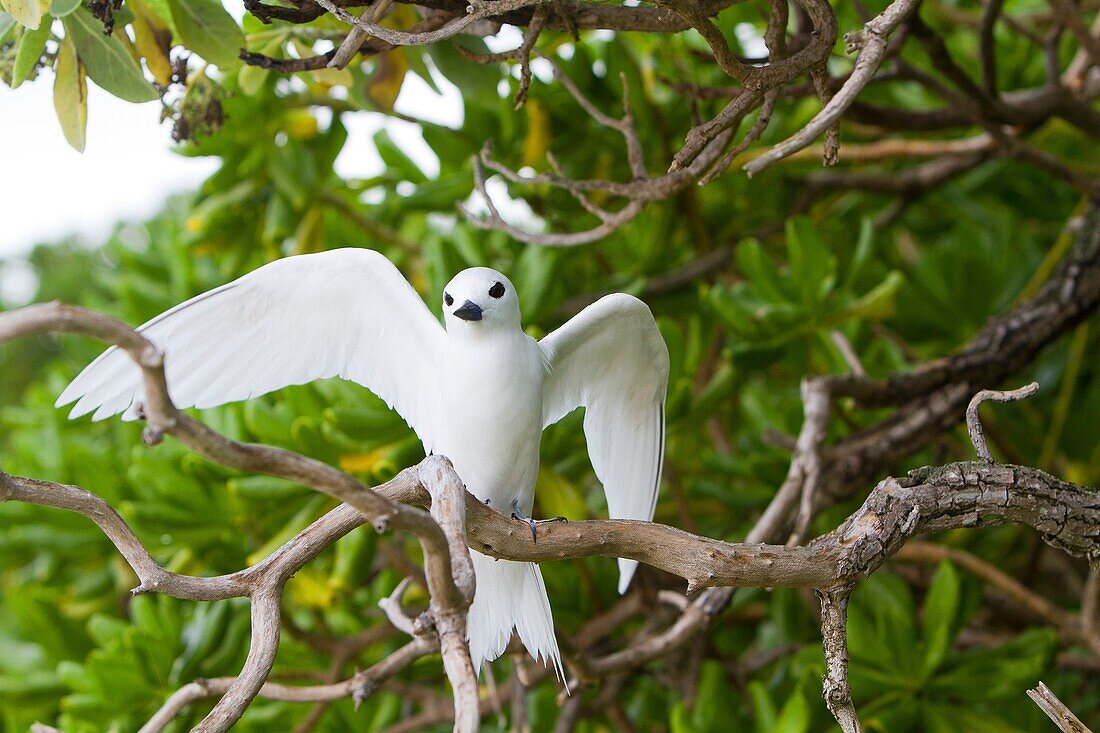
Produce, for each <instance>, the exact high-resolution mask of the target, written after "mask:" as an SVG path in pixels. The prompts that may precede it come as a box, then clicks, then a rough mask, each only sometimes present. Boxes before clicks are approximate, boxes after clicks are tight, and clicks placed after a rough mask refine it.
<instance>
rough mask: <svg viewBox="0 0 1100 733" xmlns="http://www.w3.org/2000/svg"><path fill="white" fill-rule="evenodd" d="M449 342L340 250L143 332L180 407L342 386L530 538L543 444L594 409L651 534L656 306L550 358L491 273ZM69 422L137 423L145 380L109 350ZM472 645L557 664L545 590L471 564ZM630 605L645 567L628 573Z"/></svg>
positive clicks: (658, 375) (509, 568) (527, 572)
mask: <svg viewBox="0 0 1100 733" xmlns="http://www.w3.org/2000/svg"><path fill="white" fill-rule="evenodd" d="M442 299H443V303H442V305H443V314H444V321H445V324H446V329H444V328H443V327H441V326H440V323H439V321H438V320H437V319H436V318H435V316H433V315H432V313H431V311H429V310H428V308H427V307H426V306H425V305H424V303H423V301H422V300H421V299H420V297H419V296H418V295H417V294H416V291H414V290H413V288H412V287H411V286H410V285H409V284H408V282H406V281H405V279H404V277H402V275H401V273H400V272H399V271H398V270H397V268H396V267H394V265H393V264H392V263H390V261H389V260H387V259H386V258H385V257H384V256H383V255H381V254H379V253H378V252H375V251H372V250H367V249H338V250H332V251H328V252H322V253H318V254H308V255H300V256H297V257H288V258H285V259H281V260H276V261H275V262H271V263H269V264H267V265H265V266H263V267H261V268H259V269H257V270H255V271H254V272H251V273H249V274H247V275H245V276H243V277H241V278H240V279H238V280H235V281H233V282H231V283H229V284H227V285H223V286H222V287H220V288H216V289H214V290H211V291H210V292H208V293H204V294H202V295H199V296H196V297H194V298H192V299H191V300H188V301H187V302H185V303H182V304H180V305H178V306H176V307H175V308H172V309H171V310H169V311H167V312H165V313H163V314H161V315H159V316H157V317H156V318H154V319H153V320H151V321H149V322H148V323H146V324H144V325H143V326H141V327H140V328H139V329H138V330H139V331H140V332H141V333H142V334H143V335H144V336H145V337H146V338H148V339H149V340H150V341H152V342H153V343H154V344H156V345H157V347H158V348H160V349H161V350H162V351H163V352H164V354H165V362H164V363H165V374H166V378H167V383H168V391H169V394H170V395H171V397H172V400H173V402H174V403H175V404H176V405H177V406H178V407H181V408H182V407H192V406H194V407H200V408H204V407H213V406H215V405H221V404H224V403H227V402H234V401H237V400H245V399H249V398H251V397H255V396H257V395H262V394H265V393H267V392H270V391H272V390H275V389H279V388H281V387H285V386H287V385H291V384H303V383H306V382H310V381H313V380H316V379H324V378H327V377H334V376H339V377H343V378H344V379H349V380H352V381H354V382H357V383H359V384H361V385H363V386H365V387H367V388H368V389H370V390H371V391H373V392H374V393H376V394H377V395H378V396H379V397H381V398H382V399H384V400H385V401H386V402H387V403H388V404H389V405H390V406H391V407H393V408H394V409H396V410H397V412H398V413H400V415H401V416H402V417H403V418H404V419H405V421H406V422H408V423H409V425H410V426H411V427H412V428H413V430H415V431H416V434H417V436H418V437H419V438H420V440H421V441H422V442H423V444H424V450H425V451H426V452H428V453H437V454H440V455H444V456H447V457H448V458H449V459H450V460H451V462H452V463H453V465H454V467H455V470H456V471H457V472H458V475H459V476H460V477H461V478H462V480H463V482H464V483H465V484H466V487H467V489H468V490H469V491H470V492H471V493H473V494H474V496H476V497H477V498H478V499H480V500H482V501H483V502H485V503H486V504H488V505H489V506H490V507H491V508H493V509H495V510H497V511H499V512H502V513H505V514H511V515H512V516H513V517H514V518H517V519H520V520H522V521H524V522H527V523H528V524H529V525H530V527H531V531H532V532H533V533H534V532H536V531H537V524H536V522H535V521H534V520H533V519H531V518H530V515H531V512H532V506H533V502H534V493H535V481H536V479H537V477H538V468H539V443H540V440H541V436H542V431H543V428H545V427H546V426H547V425H550V424H552V423H555V422H557V421H558V420H560V419H562V418H563V417H565V416H566V415H567V414H569V413H570V412H572V411H573V410H575V409H576V408H578V407H584V408H585V410H586V412H585V417H584V432H585V436H586V438H587V441H588V452H589V456H590V458H591V460H592V466H593V468H594V469H595V472H596V476H597V477H598V478H599V480H600V481H601V482H602V484H603V487H604V491H605V493H606V495H607V505H608V509H609V513H610V515H611V517H613V518H624V519H641V520H647V521H648V520H651V519H652V518H653V511H654V506H655V504H656V501H657V491H658V487H659V484H660V481H661V463H662V456H663V454H664V443H665V421H664V401H665V391H666V387H667V383H668V351H667V349H666V347H665V343H664V340H663V339H662V338H661V334H660V332H659V331H658V330H657V325H656V323H655V322H654V320H653V315H652V314H651V313H650V311H649V309H648V308H647V307H646V305H645V304H644V303H642V302H641V301H640V300H638V299H637V298H634V297H632V296H629V295H624V294H615V295H608V296H606V297H604V298H602V299H600V300H599V301H597V302H595V303H593V304H592V305H590V306H588V307H587V308H585V309H584V310H583V311H581V312H580V313H579V314H578V315H577V316H575V317H574V318H572V319H571V320H570V321H569V322H568V323H566V324H565V325H563V326H562V327H561V328H559V329H558V330H556V331H554V332H553V333H551V334H549V335H548V336H546V337H545V338H543V339H542V340H541V341H535V340H534V339H533V338H531V337H530V336H528V335H526V334H525V333H524V332H523V330H522V329H521V327H520V308H519V294H518V293H516V289H515V288H514V287H513V286H512V283H511V282H510V281H509V280H508V278H507V277H505V276H504V275H502V274H500V273H499V272H496V271H495V270H490V269H488V268H485V267H474V268H471V269H468V270H463V271H462V272H460V273H459V274H458V275H456V276H455V277H454V279H452V280H451V282H450V283H448V285H447V287H446V288H445V290H444V292H443V294H442ZM74 400H77V402H76V405H75V406H74V407H73V409H72V412H71V413H70V415H69V416H70V417H71V418H75V417H79V416H81V415H85V414H87V413H89V412H93V413H94V414H93V416H92V419H93V420H102V419H104V418H107V417H110V416H112V415H117V414H119V413H122V414H123V419H130V420H133V419H136V418H137V417H138V415H139V407H140V403H141V401H142V400H143V387H142V378H141V373H140V370H139V369H138V367H137V366H136V365H135V364H134V363H133V362H132V361H131V360H130V359H129V357H128V356H127V355H126V353H125V352H123V351H121V350H119V349H117V348H111V349H109V350H107V351H106V352H105V353H103V354H102V355H100V357H99V358H97V359H96V360H95V361H94V362H92V363H91V364H90V365H89V366H88V367H87V368H86V369H84V371H82V372H81V373H80V374H79V375H78V376H77V377H76V379H74V380H73V382H72V383H71V384H70V385H69V386H68V387H67V388H66V389H65V391H64V392H63V393H62V394H61V396H60V397H59V398H58V400H57V404H58V406H60V405H65V404H68V403H70V402H72V401H74ZM472 556H473V562H474V570H475V574H476V578H477V582H476V592H475V595H474V601H473V605H472V606H471V607H470V612H469V620H468V624H467V635H468V638H469V642H470V653H471V656H472V658H473V661H474V666H475V668H478V669H480V666H481V662H482V661H485V660H493V659H495V658H497V657H498V656H500V654H501V653H502V652H503V651H504V649H505V647H506V646H507V645H508V641H509V640H510V639H511V636H512V632H513V630H515V631H516V632H517V633H518V634H519V637H520V640H521V641H522V642H523V644H524V646H525V647H526V648H527V651H528V652H529V653H530V654H531V655H532V656H533V657H534V658H535V659H541V660H542V661H544V662H552V663H553V664H554V665H555V667H556V668H557V670H558V672H559V674H561V661H560V655H559V652H558V643H557V639H556V638H555V636H554V622H553V618H552V616H551V612H550V602H549V600H548V598H547V595H546V587H545V585H544V584H543V580H542V573H541V571H540V570H539V567H538V565H536V564H533V563H522V562H510V561H507V560H495V559H493V558H491V557H488V556H486V555H482V554H480V553H477V552H472ZM618 562H619V592H620V593H621V592H625V591H626V588H627V586H628V585H629V583H630V579H631V576H632V575H633V573H634V569H635V567H636V566H637V563H636V562H634V561H632V560H624V559H619V561H618Z"/></svg>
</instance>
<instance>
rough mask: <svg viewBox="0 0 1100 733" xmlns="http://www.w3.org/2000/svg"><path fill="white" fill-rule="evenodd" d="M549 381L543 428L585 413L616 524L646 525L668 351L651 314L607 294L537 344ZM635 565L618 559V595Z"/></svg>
mask: <svg viewBox="0 0 1100 733" xmlns="http://www.w3.org/2000/svg"><path fill="white" fill-rule="evenodd" d="M539 346H540V347H541V348H542V350H543V354H544V355H545V357H546V361H547V363H548V364H549V365H550V374H549V376H547V378H546V382H545V385H544V387H543V395H544V397H543V424H544V425H550V424H553V423H555V422H557V421H558V420H560V419H562V418H563V417H565V416H566V415H568V414H569V413H570V412H572V411H573V410H575V409H576V408H578V407H584V408H585V416H584V434H585V437H586V439H587V441H588V455H589V457H590V458H591V460H592V467H593V468H594V469H595V471H596V477H597V478H598V479H599V480H600V482H601V483H602V484H603V487H604V493H606V494H607V508H608V512H609V513H610V515H611V517H612V518H615V519H641V520H645V521H650V520H652V519H653V511H654V509H655V508H656V504H657V491H658V489H659V487H660V483H661V467H662V464H663V457H664V450H665V414H664V405H665V392H666V390H667V388H668V348H667V347H666V346H665V342H664V339H663V338H661V333H660V331H658V330H657V324H656V322H655V321H654V320H653V314H652V313H650V311H649V308H648V307H647V306H646V305H645V303H643V302H642V301H640V300H638V299H637V298H634V297H632V296H630V295H624V294H621V293H619V294H615V295H608V296H606V297H604V298H601V299H600V300H598V301H596V302H595V303H593V304H592V305H590V306H588V307H587V308H585V309H584V310H583V311H581V312H580V313H578V314H577V315H576V316H574V317H573V318H572V319H570V320H569V322H568V323H566V324H565V325H563V326H562V327H561V328H559V329H558V330H556V331H554V332H553V333H551V334H549V335H548V336H546V338H544V339H542V341H540V342H539ZM637 565H638V563H636V562H635V561H633V560H624V559H622V558H620V559H619V592H620V593H624V592H626V588H627V586H629V585H630V579H631V577H633V575H634V570H635V568H636V567H637Z"/></svg>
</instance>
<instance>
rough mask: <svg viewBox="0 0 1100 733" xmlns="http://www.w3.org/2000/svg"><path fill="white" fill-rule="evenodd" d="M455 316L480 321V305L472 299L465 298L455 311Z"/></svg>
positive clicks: (465, 319)
mask: <svg viewBox="0 0 1100 733" xmlns="http://www.w3.org/2000/svg"><path fill="white" fill-rule="evenodd" d="M455 316H456V317H457V318H461V319H462V320H464V321H480V320H481V306H480V305H478V304H477V303H475V302H473V301H472V300H467V301H466V302H465V303H463V304H462V307H461V308H459V309H457V310H456V311H455Z"/></svg>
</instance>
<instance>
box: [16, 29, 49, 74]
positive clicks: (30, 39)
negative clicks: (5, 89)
mask: <svg viewBox="0 0 1100 733" xmlns="http://www.w3.org/2000/svg"><path fill="white" fill-rule="evenodd" d="M49 37H50V23H43V24H42V25H40V26H38V28H35V29H33V30H25V31H23V37H22V38H20V39H19V50H18V51H16V53H15V66H14V67H13V68H12V72H11V88H12V89H15V88H16V87H18V86H19V85H20V84H22V83H23V82H24V81H25V80H26V78H27V77H28V76H30V73H31V72H32V71H34V67H35V66H37V65H38V60H39V59H40V58H42V52H43V51H45V50H46V41H47V40H49Z"/></svg>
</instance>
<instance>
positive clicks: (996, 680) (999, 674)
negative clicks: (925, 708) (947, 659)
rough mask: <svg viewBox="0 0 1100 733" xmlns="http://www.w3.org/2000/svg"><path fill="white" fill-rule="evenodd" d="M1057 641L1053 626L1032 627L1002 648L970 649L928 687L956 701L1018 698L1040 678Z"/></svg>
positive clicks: (939, 695)
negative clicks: (1047, 627)
mask: <svg viewBox="0 0 1100 733" xmlns="http://www.w3.org/2000/svg"><path fill="white" fill-rule="evenodd" d="M1057 644H1058V637H1057V635H1056V634H1055V632H1054V631H1053V630H1052V629H1029V630H1028V631H1025V632H1024V633H1022V634H1020V635H1019V636H1017V637H1016V638H1015V639H1012V640H1011V641H1008V642H1006V643H1004V644H1002V645H1001V646H999V647H995V648H992V649H989V648H984V647H976V648H974V649H968V650H967V651H965V652H963V653H962V654H959V655H957V656H956V658H955V659H954V660H952V663H951V665H950V669H949V670H946V671H942V672H940V673H938V674H937V675H936V676H935V677H934V678H932V679H931V680H930V681H929V682H928V684H927V685H926V688H925V689H926V690H928V692H929V693H930V694H933V695H935V696H937V697H940V698H947V699H954V700H967V701H970V700H997V699H1016V698H1017V697H1018V696H1019V695H1023V694H1024V693H1025V692H1026V691H1027V689H1028V688H1029V687H1034V686H1035V684H1036V683H1037V682H1038V681H1039V676H1040V675H1041V674H1042V673H1043V670H1044V669H1046V666H1047V664H1048V662H1049V660H1050V657H1051V655H1052V654H1053V653H1054V650H1055V648H1056V647H1057Z"/></svg>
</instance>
